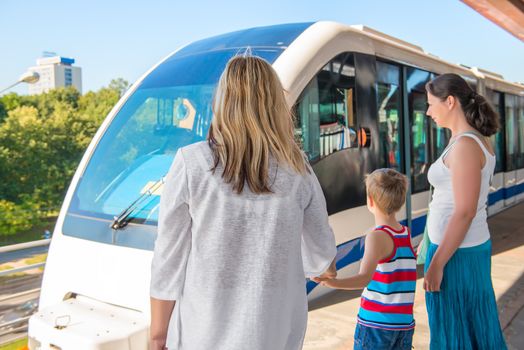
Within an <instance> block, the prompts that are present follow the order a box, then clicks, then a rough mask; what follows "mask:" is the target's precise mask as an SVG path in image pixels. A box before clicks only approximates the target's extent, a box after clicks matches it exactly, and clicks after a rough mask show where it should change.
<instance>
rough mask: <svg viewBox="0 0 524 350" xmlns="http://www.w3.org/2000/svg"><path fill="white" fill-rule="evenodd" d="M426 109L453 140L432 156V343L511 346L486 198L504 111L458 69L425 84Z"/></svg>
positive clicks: (427, 282) (428, 272)
mask: <svg viewBox="0 0 524 350" xmlns="http://www.w3.org/2000/svg"><path fill="white" fill-rule="evenodd" d="M426 91H427V96H428V104H429V107H428V111H427V115H428V116H430V117H431V118H432V119H433V120H434V121H435V122H436V123H437V125H439V126H440V127H444V128H447V129H450V130H451V133H452V137H451V140H450V142H449V144H448V146H447V147H446V149H445V150H444V152H443V153H442V155H441V156H440V157H439V158H438V159H437V160H436V161H435V163H433V164H432V165H431V167H430V169H429V172H428V180H429V182H430V183H431V184H432V185H433V187H434V193H433V197H432V199H431V203H430V214H429V217H428V223H427V225H428V236H429V239H430V241H431V244H430V245H429V247H428V252H427V260H426V265H425V279H424V289H425V290H426V307H427V311H428V317H429V327H430V332H431V342H430V348H431V349H506V344H505V342H504V338H503V335H502V331H501V329H500V323H499V318H498V314H497V305H496V300H495V294H494V292H493V285H492V281H491V240H490V233H489V229H488V224H487V221H486V219H487V213H486V202H487V197H488V193H489V187H490V181H491V177H492V176H493V171H494V169H495V156H494V152H493V148H492V146H491V144H490V142H489V138H488V137H489V136H491V135H493V134H494V133H496V132H497V130H498V128H499V121H498V120H499V117H498V115H497V114H496V113H495V112H494V110H493V108H492V107H491V106H490V105H489V103H488V102H487V101H486V99H485V98H484V97H483V96H481V95H479V94H478V93H476V92H475V91H474V90H472V89H471V87H470V86H469V85H468V84H467V82H466V81H465V80H464V79H463V78H461V77H460V76H459V75H457V74H443V75H441V76H438V77H437V78H435V79H433V80H432V81H430V82H429V83H427V85H426Z"/></svg>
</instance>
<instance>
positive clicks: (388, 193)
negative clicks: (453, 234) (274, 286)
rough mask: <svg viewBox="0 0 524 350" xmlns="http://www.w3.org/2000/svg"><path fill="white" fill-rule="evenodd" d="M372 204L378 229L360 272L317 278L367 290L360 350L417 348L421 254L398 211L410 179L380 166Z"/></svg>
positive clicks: (370, 190) (370, 180) (370, 187)
mask: <svg viewBox="0 0 524 350" xmlns="http://www.w3.org/2000/svg"><path fill="white" fill-rule="evenodd" d="M366 190H367V206H368V209H369V211H370V212H371V213H373V215H374V216H375V225H376V227H375V228H374V229H373V230H372V231H370V232H369V233H368V234H367V235H366V241H365V248H364V257H363V258H362V261H361V263H360V272H359V273H358V274H357V275H356V276H353V277H350V278H345V279H326V278H315V279H314V280H315V281H316V282H317V283H321V284H322V285H324V286H327V287H331V288H337V289H362V288H364V287H366V288H365V289H364V291H363V293H362V298H361V301H360V310H359V313H358V317H357V328H356V330H355V347H354V349H355V350H360V349H396V350H404V349H406V350H407V349H409V350H411V344H412V341H413V331H414V328H415V321H414V320H413V301H414V298H415V287H416V280H417V270H416V266H417V265H416V264H417V262H416V254H415V252H414V250H413V247H412V246H411V240H410V238H411V237H410V233H409V230H408V228H407V227H404V226H402V225H401V224H399V223H398V221H397V220H396V218H395V214H396V213H397V212H398V211H399V210H400V208H401V207H402V205H403V204H404V202H405V200H406V190H407V178H406V176H404V175H402V174H401V173H399V172H397V171H395V170H393V169H377V170H375V171H374V172H372V173H371V174H370V175H368V177H367V178H366Z"/></svg>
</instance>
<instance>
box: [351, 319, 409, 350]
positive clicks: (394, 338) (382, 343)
mask: <svg viewBox="0 0 524 350" xmlns="http://www.w3.org/2000/svg"><path fill="white" fill-rule="evenodd" d="M414 331H415V330H414V329H410V330H409V331H390V330H386V329H379V328H371V327H366V326H362V325H361V324H359V323H357V328H356V329H355V346H354V348H353V349H354V350H390V349H391V350H411V348H412V343H413V333H414Z"/></svg>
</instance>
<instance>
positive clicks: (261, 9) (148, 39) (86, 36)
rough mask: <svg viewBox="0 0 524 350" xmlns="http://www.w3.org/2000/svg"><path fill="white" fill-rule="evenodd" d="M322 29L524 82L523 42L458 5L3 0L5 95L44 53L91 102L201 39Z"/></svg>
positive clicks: (416, 0) (329, 0) (440, 1)
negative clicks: (363, 34)
mask: <svg viewBox="0 0 524 350" xmlns="http://www.w3.org/2000/svg"><path fill="white" fill-rule="evenodd" d="M319 20H329V21H335V22H340V23H344V24H364V25H366V26H368V27H371V28H374V29H377V30H379V31H381V32H384V33H386V34H388V35H392V36H395V37H397V38H400V39H402V40H405V41H408V42H410V43H413V44H416V45H418V46H421V47H422V48H423V49H424V50H425V51H427V52H430V53H432V54H435V55H437V56H439V57H441V58H442V59H444V60H446V61H449V62H452V63H463V64H465V65H468V66H477V67H480V68H483V69H487V70H489V71H493V72H497V73H499V74H502V75H503V76H504V78H505V79H506V80H509V81H520V82H524V69H523V68H522V62H524V42H522V41H520V40H518V39H517V38H515V37H514V36H512V35H511V34H510V33H508V32H506V31H505V30H503V29H502V28H500V27H498V26H497V25H495V24H494V23H492V22H490V21H489V20H488V19H486V18H484V17H482V16H481V15H480V14H478V13H477V12H475V11H474V10H473V9H471V8H470V7H468V6H467V5H465V4H464V3H462V2H460V1H458V0H424V1H420V0H397V1H392V0H366V1H361V0H343V1H342V0H324V1H311V0H301V1H298V0H264V1H250V0H243V1H240V0H222V1H216V0H207V1H199V0H191V1H181V0H170V1H168V0H147V1H146V0H142V1H138V0H127V1H122V0H89V1H80V0H68V1H63V0H46V1H41V0H22V1H21V0H0V90H1V89H3V88H5V87H7V86H9V85H11V84H12V83H14V82H16V81H17V79H18V78H19V76H20V75H21V74H22V73H24V72H25V71H26V70H27V68H28V67H30V66H34V65H36V59H37V58H39V57H41V56H42V52H43V51H51V52H56V53H57V54H59V55H61V56H65V57H72V58H74V59H75V61H76V62H75V65H76V66H79V67H81V68H82V81H83V92H84V93H85V92H87V91H89V90H98V89H99V88H101V87H103V86H107V85H108V84H109V82H110V81H111V79H113V78H124V79H126V80H128V81H129V82H134V81H135V80H137V79H138V78H140V76H141V75H142V74H143V73H145V72H146V71H147V70H148V69H149V68H150V67H151V66H153V65H154V64H156V63H157V62H158V61H160V60H161V59H162V58H164V57H165V56H167V55H168V54H170V53H171V52H173V51H174V50H176V49H177V48H178V47H179V46H181V45H184V44H187V43H189V42H192V41H195V40H198V39H202V38H206V37H210V36H214V35H218V34H222V33H227V32H230V31H235V30H240V29H245V28H250V27H257V26H265V25H271V24H280V23H293V22H314V21H319ZM10 91H14V92H17V93H21V94H26V93H27V91H28V88H27V85H24V84H19V85H18V86H17V87H15V88H13V89H11V90H10Z"/></svg>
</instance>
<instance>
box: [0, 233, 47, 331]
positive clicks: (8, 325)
mask: <svg viewBox="0 0 524 350" xmlns="http://www.w3.org/2000/svg"><path fill="white" fill-rule="evenodd" d="M50 243H51V239H41V240H38V241H33V242H27V243H19V244H13V245H9V246H4V247H0V254H1V253H8V252H14V251H19V250H25V249H29V248H34V247H41V246H47V245H49V244H50ZM44 265H45V262H41V263H36V264H30V265H26V266H20V267H15V268H11V269H8V270H3V271H0V277H1V276H6V275H10V274H13V273H17V272H20V271H26V270H32V269H35V268H39V267H42V266H44ZM38 292H40V288H35V289H31V290H27V291H23V292H20V293H15V294H11V295H8V296H5V297H2V298H0V303H3V302H5V301H7V300H10V299H15V298H19V297H23V296H25V295H29V294H33V293H38ZM30 317H31V316H24V317H20V318H17V319H15V320H12V321H9V322H5V323H2V324H0V336H4V335H7V334H10V333H14V332H18V331H22V330H24V329H26V328H27V320H29V318H30Z"/></svg>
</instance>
